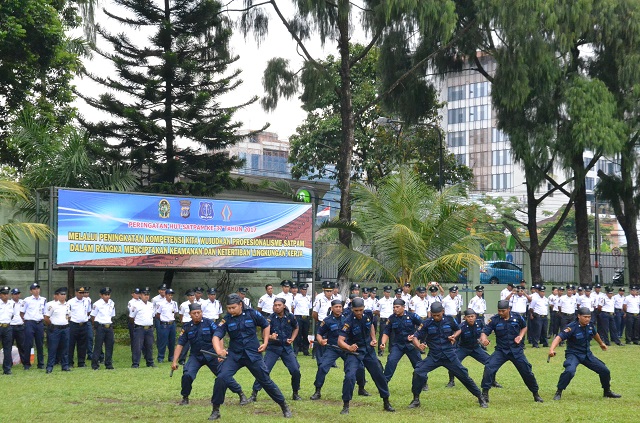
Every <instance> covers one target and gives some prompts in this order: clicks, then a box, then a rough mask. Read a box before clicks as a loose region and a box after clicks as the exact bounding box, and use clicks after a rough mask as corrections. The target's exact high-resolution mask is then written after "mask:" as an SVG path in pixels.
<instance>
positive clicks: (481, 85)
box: [469, 81, 491, 98]
mask: <svg viewBox="0 0 640 423" xmlns="http://www.w3.org/2000/svg"><path fill="white" fill-rule="evenodd" d="M490 94H491V85H489V82H486V81H485V82H476V83H475V84H469V98H480V97H486V96H488V95H490Z"/></svg>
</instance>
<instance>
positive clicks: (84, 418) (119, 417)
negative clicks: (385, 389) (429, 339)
mask: <svg viewBox="0 0 640 423" xmlns="http://www.w3.org/2000/svg"><path fill="white" fill-rule="evenodd" d="M593 346H596V345H595V342H592V347H593ZM492 349H493V347H492V346H490V347H489V350H490V352H491V351H492ZM593 350H594V351H595V353H596V355H597V356H598V357H600V358H601V359H602V360H604V362H605V363H606V364H607V365H608V366H609V368H610V369H611V373H612V388H613V390H614V391H615V392H617V393H620V394H622V398H621V399H618V400H615V399H604V398H602V390H601V388H600V382H599V379H598V376H597V375H596V374H595V373H593V372H591V371H589V370H587V369H586V368H584V367H579V368H578V373H577V375H576V377H575V378H574V379H573V381H572V383H571V385H569V388H568V390H567V391H565V393H564V395H563V398H562V401H552V397H553V395H554V393H555V391H556V384H557V381H558V376H559V375H560V373H561V372H562V369H563V368H562V362H563V357H564V349H563V348H559V349H558V352H559V355H558V356H556V357H555V358H553V359H552V360H551V363H549V364H547V362H546V361H547V349H545V348H540V349H533V348H530V347H528V348H527V349H526V355H527V357H528V358H529V360H530V362H531V363H532V365H533V371H534V373H535V375H536V377H537V379H538V383H539V385H540V394H541V395H542V397H543V398H544V400H545V402H544V404H536V403H534V402H533V399H532V396H531V394H530V393H529V391H528V390H527V389H526V387H525V385H524V383H523V382H522V380H521V379H520V377H519V375H518V373H517V372H516V370H515V368H514V367H513V366H512V365H511V364H510V363H507V364H506V365H505V366H504V367H503V368H502V369H501V370H500V372H499V373H498V378H497V380H498V381H499V382H500V383H501V384H502V385H503V386H504V389H492V390H491V392H490V400H491V402H490V404H489V408H488V409H481V408H479V407H478V403H477V401H476V399H475V398H474V397H472V396H471V394H469V392H468V391H467V390H466V389H465V388H464V387H463V386H462V384H461V383H460V382H457V383H456V386H455V387H454V388H445V385H446V383H447V381H448V376H447V373H446V370H445V369H444V368H441V369H438V370H436V371H434V372H432V373H431V374H430V375H429V387H430V390H429V391H428V392H424V393H422V396H421V400H422V407H421V408H420V409H418V410H409V409H407V405H408V404H409V402H410V401H411V399H412V394H411V388H410V385H411V377H412V369H411V366H410V363H409V361H408V360H407V359H406V358H403V360H402V361H401V362H400V364H399V366H398V370H397V372H396V374H395V375H394V378H393V379H392V381H391V383H390V389H391V403H392V404H393V406H394V407H395V408H396V412H395V413H385V412H383V411H382V401H381V400H380V398H379V396H378V394H377V390H376V388H375V385H374V384H373V382H372V381H371V377H370V376H369V375H367V380H368V383H367V389H368V391H369V392H370V393H371V394H372V396H371V397H367V398H365V397H359V396H357V395H355V396H354V398H353V401H352V403H351V414H350V415H348V416H341V415H340V414H339V413H340V410H341V408H342V400H341V390H342V379H343V375H344V373H343V371H342V363H341V362H339V363H338V365H339V368H338V369H332V370H331V372H330V373H329V375H328V376H327V380H326V383H325V386H324V388H323V390H322V399H321V400H320V401H311V400H309V399H308V398H309V396H310V395H311V394H312V393H313V392H314V387H313V380H314V377H315V372H316V364H315V362H314V361H313V360H312V359H311V357H304V356H300V357H299V361H300V364H301V368H302V389H301V392H300V394H301V396H302V397H303V400H302V401H291V400H290V398H291V385H290V378H289V374H288V372H287V370H286V369H285V368H284V366H283V365H282V364H281V363H277V364H276V367H275V368H274V370H273V373H272V376H273V379H274V380H275V381H276V383H277V384H278V386H279V387H280V388H281V389H282V391H283V393H284V394H285V396H286V397H287V400H288V402H289V403H290V405H291V408H292V410H293V415H294V418H293V419H291V421H297V422H318V421H354V420H356V419H357V421H363V422H379V421H393V422H415V421H416V419H418V418H424V419H429V420H433V419H435V420H437V421H440V422H463V421H464V422H496V421H509V422H513V421H517V422H519V423H522V422H586V421H589V422H598V423H601V422H633V421H640V376H639V374H638V371H639V368H640V347H639V346H635V345H630V346H626V347H616V346H613V347H611V348H610V350H609V351H607V352H603V351H601V350H600V349H599V348H597V351H596V348H593ZM423 357H424V356H423ZM385 361H386V355H385V357H383V358H382V362H383V363H384V362H385ZM464 364H465V366H467V368H468V369H469V371H470V374H471V376H472V378H473V379H474V380H475V381H476V383H478V384H479V383H480V380H481V378H482V371H483V367H482V366H481V365H480V364H479V363H477V362H475V361H474V360H473V359H471V358H467V359H466V360H465V361H464ZM114 366H115V368H116V370H114V371H106V370H105V369H104V366H103V367H102V368H101V369H100V370H99V371H93V370H91V368H90V367H87V368H82V369H73V371H72V372H69V373H66V372H64V373H63V372H61V371H60V366H56V368H55V369H54V372H53V373H52V374H49V375H47V374H45V371H44V370H35V366H34V367H33V368H32V370H30V371H24V370H22V366H16V367H14V371H13V373H14V374H13V375H11V376H0V395H1V396H2V397H3V398H5V400H6V401H5V406H4V407H3V410H2V412H1V414H0V416H1V417H0V421H2V422H29V421H56V422H58V421H59V422H63V421H65V422H91V423H94V422H124V421H149V422H151V421H154V422H159V421H171V420H174V421H178V419H180V420H183V419H185V418H188V420H189V421H205V420H207V418H208V416H209V414H210V412H211V407H210V398H211V392H212V386H213V381H214V377H213V375H212V374H211V372H210V371H209V370H208V369H207V368H206V367H203V368H202V369H201V371H200V373H199V376H198V378H197V379H196V381H195V383H194V389H193V392H192V394H191V404H190V405H189V406H187V407H181V406H178V403H179V401H180V399H181V397H180V378H181V375H182V367H181V368H180V369H179V370H178V371H176V372H175V373H174V376H173V377H172V378H170V377H169V372H170V364H169V363H166V362H165V363H162V364H159V365H158V367H157V368H146V367H142V368H140V369H131V368H130V366H131V354H130V349H129V347H128V346H126V345H118V344H117V345H116V349H115V354H114ZM236 379H237V380H238V382H239V383H240V384H241V385H242V387H243V389H244V391H245V393H246V394H247V396H248V395H249V394H250V393H251V385H252V383H253V378H252V377H251V375H250V373H249V372H248V371H247V370H246V369H242V370H241V371H240V372H238V374H237V375H236ZM221 413H222V421H236V422H239V421H240V422H243V421H252V422H253V421H255V422H272V421H276V420H281V419H282V414H281V412H280V408H279V407H278V406H277V405H276V404H275V403H274V402H273V401H271V400H270V399H269V397H268V396H267V395H266V394H265V393H264V391H262V392H260V394H259V396H258V401H257V402H256V403H254V404H251V405H248V406H244V407H241V406H239V405H238V397H237V396H236V395H235V394H232V393H230V392H227V399H226V403H225V405H224V406H222V407H221ZM187 416H188V417H187ZM329 419H330V420H329Z"/></svg>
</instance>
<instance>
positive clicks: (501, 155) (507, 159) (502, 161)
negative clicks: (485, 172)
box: [493, 150, 511, 166]
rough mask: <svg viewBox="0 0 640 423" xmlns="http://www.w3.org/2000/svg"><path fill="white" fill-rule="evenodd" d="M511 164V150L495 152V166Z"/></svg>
mask: <svg viewBox="0 0 640 423" xmlns="http://www.w3.org/2000/svg"><path fill="white" fill-rule="evenodd" d="M510 164H511V154H510V151H509V150H496V151H494V152H493V165H494V166H504V165H510Z"/></svg>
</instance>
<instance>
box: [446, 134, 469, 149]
mask: <svg viewBox="0 0 640 423" xmlns="http://www.w3.org/2000/svg"><path fill="white" fill-rule="evenodd" d="M447 145H448V146H449V147H463V146H465V145H467V133H466V132H465V131H458V132H449V133H448V134H447Z"/></svg>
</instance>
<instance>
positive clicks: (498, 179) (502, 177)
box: [492, 173, 511, 191]
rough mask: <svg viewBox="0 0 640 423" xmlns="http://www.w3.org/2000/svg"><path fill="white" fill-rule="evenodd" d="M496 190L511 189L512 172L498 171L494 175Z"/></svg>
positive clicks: (493, 186)
mask: <svg viewBox="0 0 640 423" xmlns="http://www.w3.org/2000/svg"><path fill="white" fill-rule="evenodd" d="M492 180H493V185H492V188H493V190H494V191H500V190H506V189H511V174H510V173H498V174H495V175H492Z"/></svg>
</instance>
